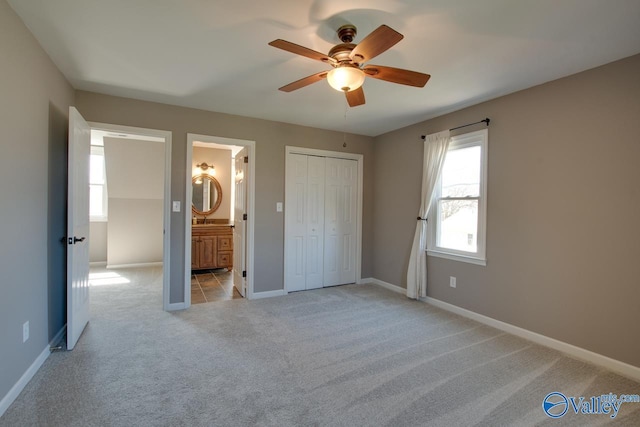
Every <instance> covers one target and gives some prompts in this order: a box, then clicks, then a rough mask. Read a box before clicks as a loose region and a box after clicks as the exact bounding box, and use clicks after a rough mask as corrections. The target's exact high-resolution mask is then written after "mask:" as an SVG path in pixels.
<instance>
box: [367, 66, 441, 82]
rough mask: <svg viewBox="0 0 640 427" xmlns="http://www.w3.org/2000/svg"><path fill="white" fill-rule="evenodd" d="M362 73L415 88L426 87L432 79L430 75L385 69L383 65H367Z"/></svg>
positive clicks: (399, 69)
mask: <svg viewBox="0 0 640 427" xmlns="http://www.w3.org/2000/svg"><path fill="white" fill-rule="evenodd" d="M362 71H364V73H365V74H366V75H367V76H369V77H373V78H374V79H379V80H385V81H387V82H391V83H399V84H401V85H407V86H415V87H424V85H426V84H427V82H428V81H429V79H430V78H431V76H430V75H429V74H424V73H418V72H417V71H410V70H403V69H401V68H393V67H384V66H382V65H367V66H366V67H364V68H363V69H362Z"/></svg>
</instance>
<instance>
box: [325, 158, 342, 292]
mask: <svg viewBox="0 0 640 427" xmlns="http://www.w3.org/2000/svg"><path fill="white" fill-rule="evenodd" d="M325 162H326V179H325V194H326V197H325V204H324V214H325V216H324V218H325V233H324V241H325V245H324V286H335V285H339V284H340V266H341V264H342V260H341V259H340V253H341V251H340V246H341V245H342V243H341V239H340V228H341V225H340V217H341V216H342V212H341V209H342V208H341V205H342V201H341V200H340V197H341V195H340V193H341V185H340V184H341V182H340V161H339V159H334V158H331V157H327V158H326V160H325Z"/></svg>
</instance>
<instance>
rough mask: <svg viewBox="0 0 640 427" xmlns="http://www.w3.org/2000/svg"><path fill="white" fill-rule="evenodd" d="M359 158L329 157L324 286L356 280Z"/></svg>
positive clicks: (327, 166)
mask: <svg viewBox="0 0 640 427" xmlns="http://www.w3.org/2000/svg"><path fill="white" fill-rule="evenodd" d="M357 177H358V162H357V161H355V160H346V159H335V158H330V157H328V158H326V181H325V182H326V188H325V209H324V212H325V237H324V242H325V245H324V286H335V285H343V284H346V283H355V281H356V231H357V221H356V211H357V180H358V178H357Z"/></svg>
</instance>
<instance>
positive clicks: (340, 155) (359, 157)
mask: <svg viewBox="0 0 640 427" xmlns="http://www.w3.org/2000/svg"><path fill="white" fill-rule="evenodd" d="M290 154H306V155H310V156H320V157H332V158H336V159H346V160H355V161H357V162H358V200H357V208H356V215H357V224H356V283H360V282H361V280H362V209H363V208H362V200H363V193H364V154H359V153H346V152H340V151H329V150H318V149H315V148H304V147H295V146H292V145H287V146H285V162H284V165H285V166H284V170H285V177H284V179H285V186H286V182H287V172H286V171H287V161H288V159H289V155H290ZM286 207H287V201H286V200H285V209H284V224H285V225H284V227H285V230H284V263H283V268H284V293H285V294H287V293H288V291H287V253H288V252H287V249H288V245H287V208H286Z"/></svg>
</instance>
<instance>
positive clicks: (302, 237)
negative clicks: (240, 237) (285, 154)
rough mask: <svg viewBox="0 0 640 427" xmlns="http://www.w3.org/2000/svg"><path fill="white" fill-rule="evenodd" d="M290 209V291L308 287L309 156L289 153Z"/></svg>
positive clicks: (287, 278) (288, 193) (288, 182)
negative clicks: (307, 205) (307, 218)
mask: <svg viewBox="0 0 640 427" xmlns="http://www.w3.org/2000/svg"><path fill="white" fill-rule="evenodd" d="M285 200H286V206H285V209H286V211H287V223H286V225H285V226H286V230H287V231H286V239H287V253H286V254H285V256H286V258H287V271H286V272H285V275H286V283H287V291H288V292H292V291H303V290H305V289H306V253H307V251H306V246H307V242H306V241H307V239H306V237H307V220H306V217H307V212H306V211H307V209H306V203H307V156H305V155H301V154H290V155H289V158H288V160H287V182H286V186H285Z"/></svg>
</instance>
